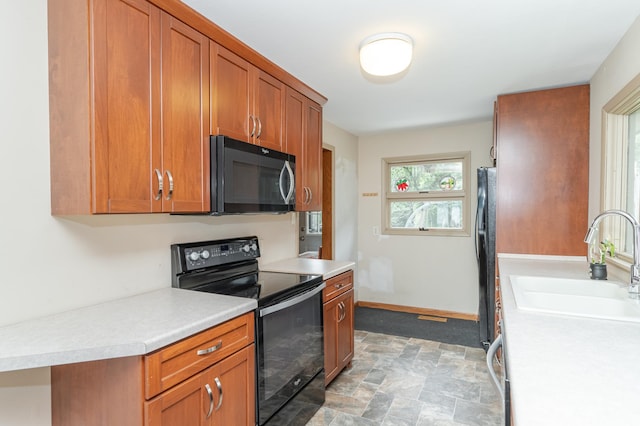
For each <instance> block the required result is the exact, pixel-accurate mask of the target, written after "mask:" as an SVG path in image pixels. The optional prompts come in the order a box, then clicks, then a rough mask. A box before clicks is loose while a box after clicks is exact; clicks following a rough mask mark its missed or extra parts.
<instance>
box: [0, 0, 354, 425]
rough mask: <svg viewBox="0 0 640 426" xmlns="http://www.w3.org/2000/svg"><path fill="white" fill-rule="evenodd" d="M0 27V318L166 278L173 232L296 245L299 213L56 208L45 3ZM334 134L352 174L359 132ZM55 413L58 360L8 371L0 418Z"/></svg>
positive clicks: (350, 224) (348, 247) (102, 297)
mask: <svg viewBox="0 0 640 426" xmlns="http://www.w3.org/2000/svg"><path fill="white" fill-rule="evenodd" d="M0 31H1V33H0V57H2V58H3V63H2V66H1V67H0V94H1V96H0V188H1V189H0V193H1V195H2V196H1V197H0V270H1V271H2V276H1V277H0V326H2V325H7V324H11V323H15V322H18V321H22V320H26V319H29V318H34V317H38V316H42V315H47V314H50V313H55V312H60V311H64V310H68V309H73V308H75V307H79V306H86V305H90V304H95V303H99V302H102V301H106V300H110V299H115V298H120V297H125V296H128V295H132V294H137V293H142V292H145V291H149V290H153V289H157V288H161V287H169V286H170V285H171V281H170V256H169V245H170V244H171V243H174V242H184V241H194V240H205V239H216V238H226V237H234V236H243V235H257V236H258V237H259V239H260V245H261V248H262V255H263V257H262V259H260V261H261V262H272V261H276V260H280V259H284V258H288V257H293V256H295V255H297V253H298V246H297V218H296V217H295V215H294V214H287V215H281V216H274V215H260V216H239V217H223V218H220V217H202V216H197V217H195V216H194V217H187V216H169V215H122V216H95V217H71V218H61V217H52V216H51V215H50V213H49V212H50V196H49V184H50V180H49V111H48V65H47V1H46V0H29V1H25V2H7V3H6V4H5V5H4V8H3V13H2V14H0ZM325 135H326V140H327V141H328V142H329V143H331V144H332V145H334V146H335V147H336V165H337V166H339V167H340V169H339V170H336V176H338V177H339V178H340V179H341V178H342V177H343V176H348V178H349V179H355V175H356V173H355V164H356V158H357V157H356V152H357V141H356V140H354V139H353V137H350V136H349V135H348V134H346V133H344V132H341V131H340V130H339V129H337V128H335V127H333V126H329V127H328V128H327V130H326V131H325ZM350 197H351V198H353V199H354V200H353V201H350V200H349V198H350ZM336 203H337V204H336V216H337V219H336V221H337V223H338V224H339V226H340V232H339V233H338V234H337V235H336V255H337V256H339V257H340V258H341V259H349V258H351V259H353V258H354V257H355V228H356V227H355V219H354V218H352V217H350V216H349V214H348V212H349V211H350V212H353V211H355V208H354V205H355V204H356V201H355V190H350V189H340V188H338V190H337V191H336ZM341 203H344V204H345V205H344V206H343V205H341ZM50 417H51V413H50V376H49V368H41V369H33V370H25V371H17V372H10V373H0V426H9V425H10V426H22V425H29V426H31V425H38V426H45V425H50V424H51V419H50Z"/></svg>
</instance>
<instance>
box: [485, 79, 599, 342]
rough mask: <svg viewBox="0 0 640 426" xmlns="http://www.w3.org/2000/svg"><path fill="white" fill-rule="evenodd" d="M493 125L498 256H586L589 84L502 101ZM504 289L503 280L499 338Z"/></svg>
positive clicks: (505, 97) (498, 301)
mask: <svg viewBox="0 0 640 426" xmlns="http://www.w3.org/2000/svg"><path fill="white" fill-rule="evenodd" d="M494 125H495V141H494V144H495V154H496V160H497V164H496V169H497V173H496V176H497V197H496V253H518V254H543V255H561V256H584V255H585V254H586V250H587V246H586V244H585V243H584V242H583V240H584V235H585V233H586V231H587V228H588V217H587V216H588V211H587V209H588V199H589V86H588V85H579V86H571V87H563V88H557V89H549V90H539V91H533V92H525V93H514V94H508V95H501V96H498V99H497V102H496V105H495V116H494ZM497 264H498V262H496V265H497ZM499 276H500V273H499V272H498V271H496V277H499ZM499 285H500V279H499V278H497V279H496V311H495V312H496V318H495V330H496V333H499V332H500V326H499V324H498V315H499V312H500V311H501V303H502V300H501V291H500V287H499Z"/></svg>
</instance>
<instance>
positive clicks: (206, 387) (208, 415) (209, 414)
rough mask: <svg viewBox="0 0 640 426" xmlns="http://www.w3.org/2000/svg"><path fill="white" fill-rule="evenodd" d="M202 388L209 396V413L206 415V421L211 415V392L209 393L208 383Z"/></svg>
mask: <svg viewBox="0 0 640 426" xmlns="http://www.w3.org/2000/svg"><path fill="white" fill-rule="evenodd" d="M204 388H205V389H206V390H207V394H208V395H209V412H208V413H207V419H208V418H209V417H211V413H213V392H211V386H209V383H206V384H205V385H204Z"/></svg>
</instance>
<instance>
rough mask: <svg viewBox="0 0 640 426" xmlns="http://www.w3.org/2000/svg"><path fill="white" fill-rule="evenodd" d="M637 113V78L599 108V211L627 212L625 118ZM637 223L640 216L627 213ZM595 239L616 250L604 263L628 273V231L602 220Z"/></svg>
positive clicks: (630, 257)
mask: <svg viewBox="0 0 640 426" xmlns="http://www.w3.org/2000/svg"><path fill="white" fill-rule="evenodd" d="M639 110H640V74H639V75H638V76H636V77H635V78H634V79H633V80H631V81H630V82H629V83H628V84H627V85H626V86H625V87H624V88H623V89H622V90H621V91H620V92H619V93H618V94H617V95H615V96H614V97H613V98H612V99H611V100H610V101H609V102H607V104H606V105H605V106H604V107H603V108H602V121H601V122H602V153H601V155H602V156H601V170H600V209H601V211H604V210H610V209H620V210H624V211H626V210H627V199H628V192H629V191H628V183H627V175H628V161H629V158H628V153H629V115H631V114H633V113H634V112H637V111H639ZM629 213H630V214H632V215H633V216H634V217H635V218H636V219H637V220H639V221H640V217H639V216H640V212H629ZM599 228H600V229H599V231H600V234H599V239H600V240H603V239H604V238H607V239H610V240H611V241H612V242H613V243H614V244H615V246H616V257H615V258H612V259H607V262H608V263H611V264H613V265H614V266H617V267H620V268H623V269H627V270H628V269H629V266H630V265H631V263H633V253H630V252H629V251H628V250H627V249H626V247H627V246H628V245H629V243H628V242H627V236H628V235H631V234H629V230H630V229H631V227H630V226H629V225H628V222H627V221H626V220H625V221H623V220H620V219H617V218H614V219H606V220H603V221H602V222H601V224H600V226H599Z"/></svg>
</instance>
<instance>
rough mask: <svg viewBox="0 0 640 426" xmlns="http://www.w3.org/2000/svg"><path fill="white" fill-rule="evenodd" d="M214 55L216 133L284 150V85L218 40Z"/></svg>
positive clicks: (212, 109)
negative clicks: (221, 44)
mask: <svg viewBox="0 0 640 426" xmlns="http://www.w3.org/2000/svg"><path fill="white" fill-rule="evenodd" d="M210 55H211V117H212V118H211V122H212V126H211V128H212V133H213V134H220V135H225V136H229V137H231V138H234V139H238V140H241V141H245V142H250V143H254V144H257V145H260V146H263V147H265V148H272V149H275V150H278V151H282V150H283V132H282V128H283V118H284V96H285V86H284V84H283V83H282V82H280V81H279V80H277V79H276V78H274V77H272V76H271V75H269V74H268V73H266V72H264V71H262V70H261V69H259V68H257V67H255V66H254V65H252V64H251V63H250V62H249V61H247V60H245V59H243V58H242V57H240V56H238V55H236V54H235V53H233V52H231V51H230V50H228V49H225V48H224V47H222V46H220V45H219V44H217V43H215V42H211V45H210Z"/></svg>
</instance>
